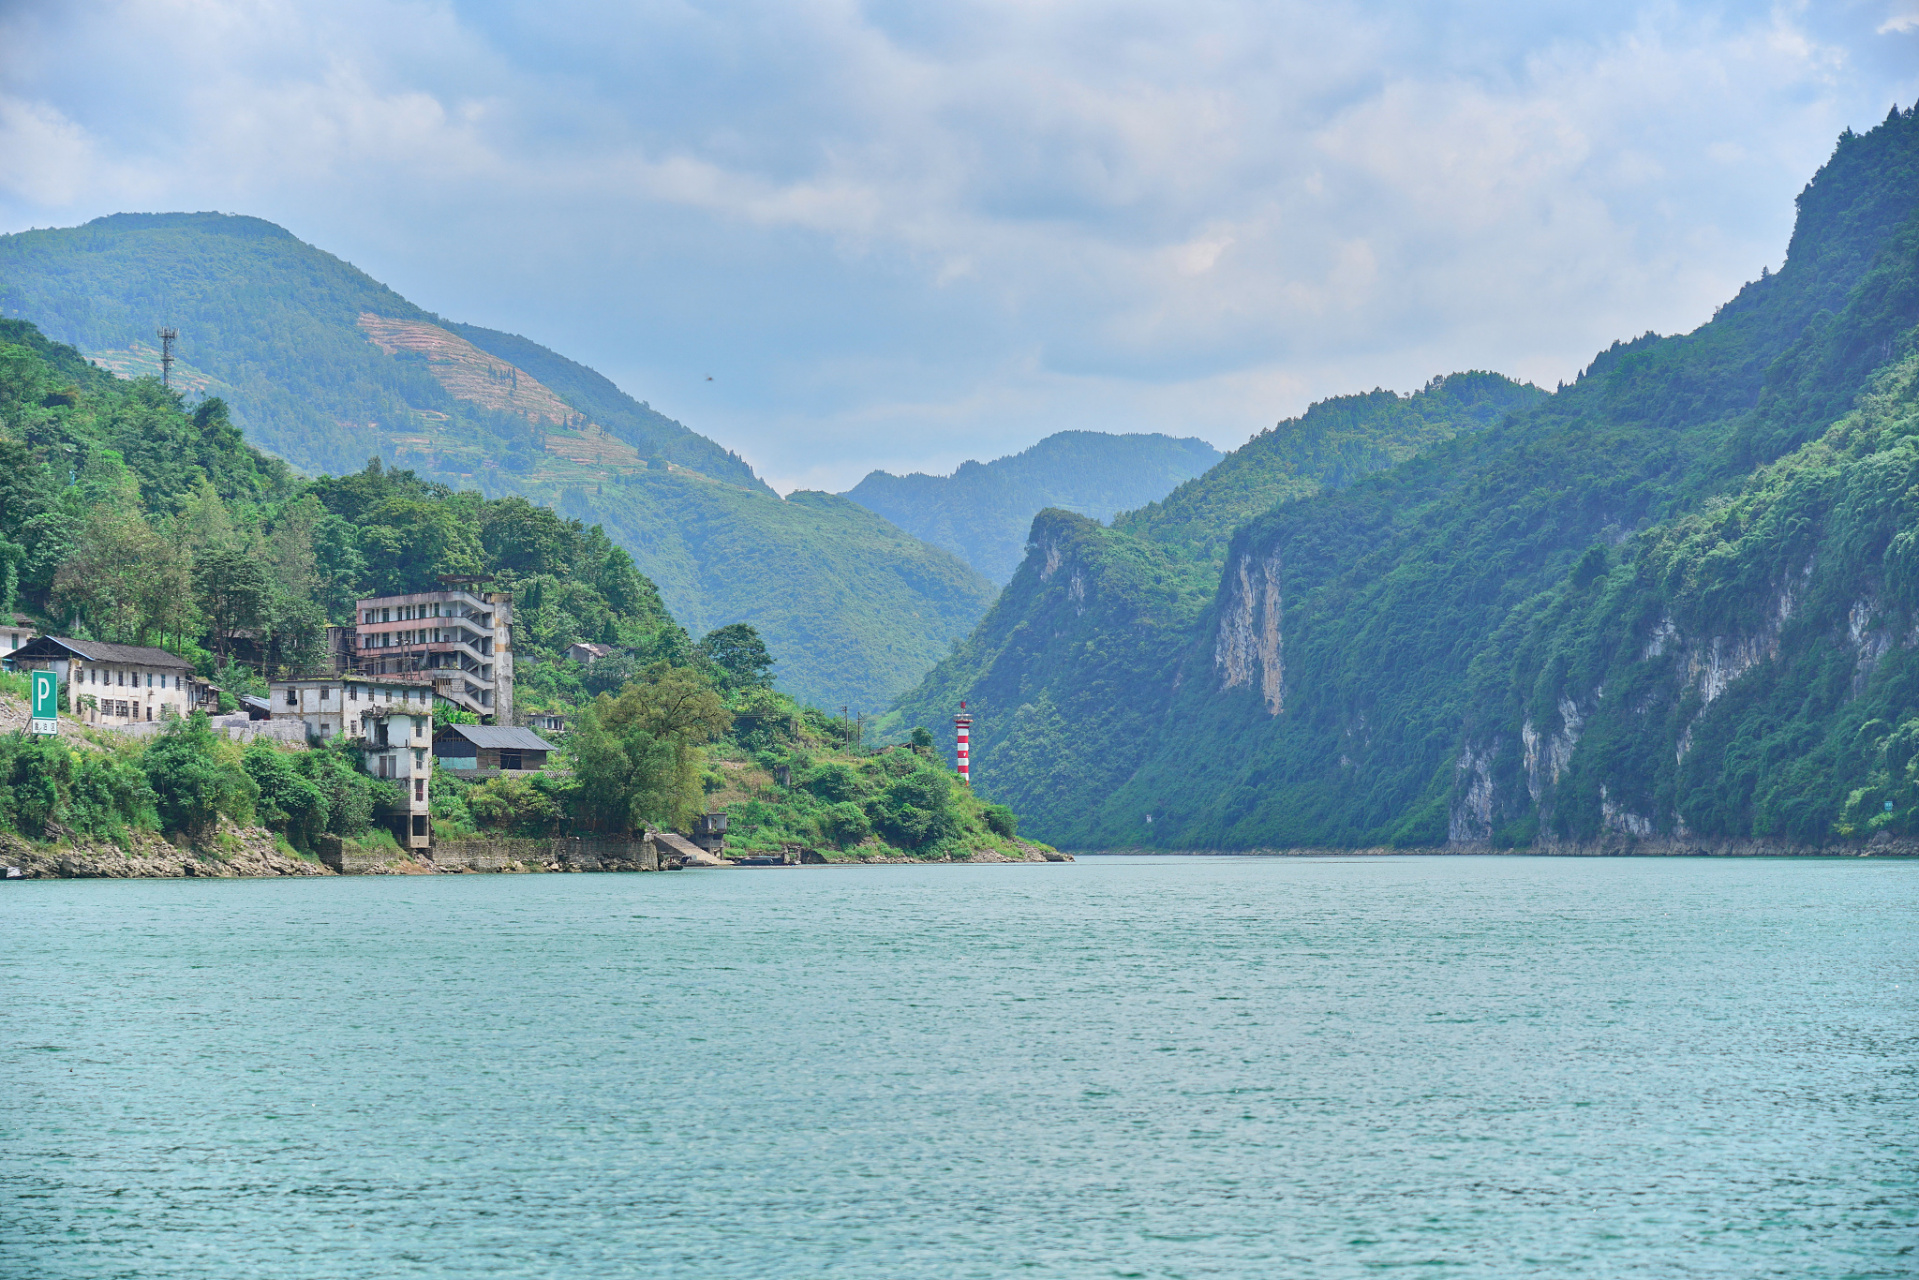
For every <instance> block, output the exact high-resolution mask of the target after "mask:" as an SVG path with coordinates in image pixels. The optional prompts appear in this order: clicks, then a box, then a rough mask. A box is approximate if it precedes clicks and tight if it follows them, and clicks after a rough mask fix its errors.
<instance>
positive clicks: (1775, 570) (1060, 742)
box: [913, 111, 1919, 847]
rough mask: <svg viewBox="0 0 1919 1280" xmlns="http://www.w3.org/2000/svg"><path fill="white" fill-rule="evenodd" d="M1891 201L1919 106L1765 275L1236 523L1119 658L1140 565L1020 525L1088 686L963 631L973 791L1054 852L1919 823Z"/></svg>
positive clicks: (1036, 625)
mask: <svg viewBox="0 0 1919 1280" xmlns="http://www.w3.org/2000/svg"><path fill="white" fill-rule="evenodd" d="M1916 210H1919V112H1915V111H1906V112H1903V113H1900V112H1895V113H1894V114H1893V116H1892V117H1891V118H1889V119H1888V120H1887V121H1886V123H1885V124H1884V125H1882V126H1880V127H1879V128H1877V129H1875V130H1873V131H1872V132H1871V133H1869V134H1866V135H1863V136H1855V135H1852V134H1850V133H1848V134H1847V135H1845V136H1844V137H1842V138H1841V140H1840V142H1839V145H1838V147H1837V149H1836V151H1835V153H1834V155H1833V158H1832V159H1831V161H1830V162H1829V163H1828V164H1827V165H1826V166H1825V167H1824V168H1823V169H1822V170H1821V171H1820V173H1819V174H1818V175H1817V177H1815V179H1814V180H1813V182H1812V183H1811V184H1810V185H1809V186H1808V187H1807V189H1806V191H1805V192H1804V194H1802V196H1801V197H1800V200H1799V220H1798V225H1797V227H1796V229H1795V232H1794V236H1793V240H1792V244H1791V246H1790V250H1789V253H1788V257H1787V261H1786V265H1785V267H1784V268H1783V269H1782V270H1781V271H1780V272H1779V273H1778V274H1777V275H1770V276H1763V277H1762V278H1761V279H1760V280H1758V281H1756V282H1754V283H1753V284H1751V285H1748V286H1747V287H1746V288H1745V289H1744V290H1742V291H1741V292H1740V294H1739V295H1738V297H1736V298H1735V299H1733V300H1732V301H1731V302H1729V303H1728V304H1727V305H1726V306H1725V307H1723V308H1722V309H1721V310H1720V312H1719V313H1718V314H1717V315H1716V316H1715V318H1714V319H1713V320H1712V321H1711V322H1710V323H1709V324H1706V325H1704V326H1702V327H1701V328H1700V329H1698V330H1697V331H1695V332H1693V333H1691V334H1687V335H1683V336H1679V337H1669V338H1659V337H1656V336H1654V335H1650V334H1648V335H1646V336H1645V337H1643V338H1640V339H1637V340H1635V341H1633V342H1631V343H1623V344H1615V346H1614V347H1613V348H1612V349H1610V350H1608V351H1606V352H1604V353H1602V354H1601V355H1600V356H1599V358H1598V359H1596V360H1595V361H1594V362H1593V365H1592V366H1591V367H1590V368H1589V369H1588V370H1586V372H1585V373H1584V374H1583V375H1582V376H1581V378H1580V379H1579V380H1578V382H1577V383H1576V384H1575V385H1573V386H1571V387H1568V388H1566V389H1565V390H1563V391H1562V392H1561V393H1560V394H1558V395H1555V396H1553V397H1552V398H1551V399H1550V400H1549V401H1547V402H1546V403H1544V404H1542V405H1540V406H1538V407H1537V408H1534V409H1532V410H1530V411H1528V412H1524V413H1521V414H1519V415H1517V416H1515V417H1513V418H1511V419H1508V420H1505V421H1502V422H1500V423H1498V424H1496V425H1494V426H1491V427H1489V428H1488V429H1486V430H1483V431H1479V432H1474V433H1471V434H1467V435H1462V436H1460V437H1458V438H1456V439H1453V440H1451V441H1447V442H1443V443H1440V444H1436V445H1434V446H1432V447H1431V448H1429V449H1427V450H1426V451H1424V452H1422V453H1421V454H1419V455H1418V456H1416V457H1415V458H1413V459H1411V460H1410V461H1408V462H1405V463H1403V464H1401V465H1399V466H1396V467H1394V468H1392V469H1390V470H1387V471H1383V472H1378V473H1375V474H1373V475H1371V476H1369V477H1366V478H1364V479H1362V480H1360V481H1358V482H1356V483H1355V484H1353V485H1351V486H1350V487H1349V488H1347V489H1344V490H1341V491H1337V492H1332V493H1326V494H1322V495H1320V496H1318V497H1314V498H1310V499H1307V500H1304V501H1298V502H1292V503H1286V504H1283V505H1281V506H1278V507H1276V508H1274V509H1273V510H1272V511H1270V512H1268V513H1266V514H1264V515H1262V516H1260V517H1259V518H1257V519H1255V520H1253V521H1251V522H1250V523H1248V524H1246V525H1245V526H1243V527H1242V528H1240V529H1239V530H1238V532H1237V533H1236V534H1235V535H1234V536H1233V538H1232V540H1231V543H1230V545H1229V547H1228V552H1227V557H1226V570H1225V573H1224V574H1223V577H1222V579H1221V581H1220V582H1219V584H1218V589H1217V592H1216V593H1215V594H1214V595H1213V597H1212V599H1211V600H1210V601H1209V602H1208V603H1207V604H1206V606H1205V607H1204V609H1203V611H1202V614H1201V616H1200V617H1199V618H1198V619H1197V620H1196V622H1195V623H1193V624H1192V625H1190V626H1180V627H1179V628H1177V629H1178V630H1179V631H1180V632H1181V633H1182V634H1181V635H1180V637H1179V639H1178V640H1177V641H1175V640H1172V639H1168V640H1167V641H1166V642H1165V643H1164V644H1163V645H1160V646H1157V647H1154V648H1152V650H1151V652H1150V653H1147V654H1143V655H1142V656H1140V657H1137V658H1135V657H1129V656H1128V654H1129V653H1130V652H1132V651H1134V650H1139V649H1142V648H1143V647H1144V646H1143V645H1142V642H1141V641H1140V640H1139V638H1138V636H1137V635H1135V634H1126V633H1122V631H1121V630H1115V629H1114V628H1111V627H1107V626H1101V627H1098V628H1091V629H1086V630H1084V631H1081V630H1076V628H1083V627H1085V626H1086V624H1085V622H1084V620H1085V619H1087V618H1091V617H1094V616H1095V615H1096V614H1100V613H1101V612H1102V611H1103V612H1104V614H1105V615H1106V616H1109V617H1114V618H1120V619H1123V618H1124V617H1125V616H1126V615H1125V610H1124V607H1123V606H1122V604H1121V603H1118V602H1109V601H1107V600H1106V599H1104V598H1103V597H1104V596H1105V595H1106V594H1108V593H1109V592H1110V593H1112V594H1120V593H1123V592H1125V591H1129V590H1131V591H1137V590H1138V588H1137V581H1138V578H1137V573H1136V572H1135V571H1133V570H1131V568H1130V567H1129V566H1122V567H1123V568H1125V569H1126V571H1127V572H1135V576H1134V577H1133V578H1131V579H1129V578H1127V577H1125V576H1124V574H1123V573H1122V572H1120V571H1117V570H1116V569H1115V568H1114V567H1113V562H1114V557H1113V556H1112V555H1111V554H1110V553H1109V552H1108V551H1107V549H1106V548H1104V547H1103V546H1101V545H1098V542H1099V540H1098V539H1094V538H1091V537H1089V536H1087V533H1086V531H1085V530H1081V529H1076V528H1070V527H1066V524H1065V522H1063V521H1057V520H1055V521H1053V522H1052V523H1051V524H1050V525H1048V526H1046V527H1043V528H1040V529H1039V530H1038V532H1039V533H1040V534H1042V535H1044V536H1041V537H1040V538H1038V543H1039V545H1038V547H1037V548H1036V550H1035V552H1034V553H1033V555H1031V556H1029V558H1028V561H1027V564H1026V565H1024V566H1022V568H1021V570H1020V572H1019V574H1018V575H1017V576H1016V577H1015V580H1014V587H1013V589H1012V590H1011V591H1009V593H1008V595H1009V596H1010V595H1011V594H1013V592H1014V591H1019V590H1021V589H1022V584H1025V590H1026V592H1027V594H1028V595H1029V596H1030V600H1029V602H1028V604H1027V605H1026V606H1025V607H1024V609H1023V612H1022V615H1021V625H1022V627H1023V628H1024V630H1025V633H1026V634H1028V635H1031V634H1034V633H1042V632H1047V631H1051V632H1055V633H1058V634H1060V635H1062V636H1065V637H1067V638H1069V639H1072V640H1073V641H1074V642H1075V643H1076V644H1077V645H1078V655H1079V661H1080V663H1081V665H1082V668H1083V669H1084V670H1085V671H1087V672H1090V673H1097V676H1098V679H1097V683H1095V682H1094V681H1093V680H1092V679H1090V678H1083V679H1072V678H1069V679H1066V680H1064V681H1059V682H1054V683H1052V684H1049V683H1048V681H1047V679H1046V678H1045V673H1044V672H1043V671H1042V670H1040V669H1038V668H1037V667H1035V666H1033V665H1032V664H1031V663H1028V662H1025V661H1023V660H1022V659H1021V657H1020V655H1019V654H1018V653H1017V652H1016V651H1015V650H1016V648H1017V646H1015V645H1014V644H1012V643H1010V642H1009V641H1010V639H1011V637H1008V636H1005V635H1004V631H1003V629H1002V633H998V634H996V635H995V636H994V639H995V640H996V641H997V643H998V645H999V648H998V649H997V650H990V651H989V650H988V649H987V648H986V645H985V643H984V641H985V639H986V638H987V637H988V627H983V628H982V630H981V632H980V633H978V634H976V636H975V637H974V639H973V640H971V641H969V642H968V644H967V646H965V647H964V648H963V649H962V654H963V655H970V661H971V664H972V665H971V666H970V667H968V668H966V669H964V670H962V669H960V664H959V660H958V659H956V660H955V662H954V663H953V664H952V665H950V666H949V667H946V668H943V669H942V670H941V671H940V672H939V673H937V674H938V676H939V678H940V679H941V680H943V681H945V682H946V685H945V688H944V689H941V690H939V692H941V693H943V694H944V695H945V696H946V697H952V696H954V695H959V694H966V695H970V699H971V701H973V702H974V704H975V706H976V707H977V708H978V709H979V710H980V711H981V723H980V725H979V726H977V727H976V731H975V733H976V740H978V741H980V743H981V746H980V749H979V751H978V758H979V768H980V774H981V777H982V780H983V784H984V785H985V786H986V787H987V788H989V790H991V791H992V792H993V793H994V794H996V795H998V796H1000V797H1001V798H1011V799H1014V800H1015V801H1016V802H1019V803H1021V804H1022V807H1023V808H1026V807H1030V809H1031V810H1032V811H1033V818H1032V820H1031V826H1032V829H1033V830H1034V831H1035V832H1036V834H1039V835H1041V836H1043V837H1044V838H1047V839H1049V840H1053V841H1054V842H1056V843H1064V844H1067V845H1069V846H1070V845H1073V844H1080V845H1093V846H1097V845H1115V844H1159V845H1169V846H1200V847H1248V846H1287V845H1363V844H1373V843H1397V844H1408V845H1426V844H1441V843H1446V842H1448V841H1451V842H1455V843H1466V844H1470V843H1473V842H1479V841H1488V840H1490V841H1494V842H1500V843H1514V842H1519V843H1524V842H1528V841H1531V840H1533V839H1535V838H1560V839H1571V840H1627V839H1635V838H1647V837H1659V836H1674V837H1681V838H1692V837H1727V838H1743V837H1767V838H1773V839H1780V840H1790V841H1795V842H1817V841H1821V840H1830V839H1842V838H1846V837H1848V836H1854V837H1856V836H1860V835H1864V834H1866V833H1868V832H1871V831H1872V830H1874V829H1879V830H1887V829H1890V830H1893V831H1900V832H1911V831H1912V829H1913V822H1912V817H1911V809H1910V806H1911V805H1912V803H1914V802H1915V801H1919V794H1915V791H1914V786H1915V769H1919V765H1915V755H1916V754H1919V753H1915V752H1914V750H1913V746H1914V743H1915V741H1919V658H1916V657H1915V649H1916V648H1919V627H1916V626H1915V619H1916V618H1919V613H1916V612H1915V610H1919V598H1915V597H1916V596H1919V593H1916V592H1915V588H1914V583H1915V581H1919V573H1916V572H1915V571H1916V570H1919V563H1915V562H1914V561H1913V558H1912V549H1913V543H1914V539H1915V537H1919V507H1916V506H1915V502H1914V494H1915V493H1919V439H1916V438H1915V436H1916V430H1919V423H1915V409H1916V408H1919V406H1915V401H1914V391H1913V387H1914V375H1915V372H1916V371H1919V369H1916V366H1915V351H1916V350H1919V331H1916V330H1915V325H1919V212H1916ZM1006 603H1007V602H1006V601H1005V600H1002V603H1001V607H1002V608H1004V607H1006ZM989 625H990V620H989ZM1135 629H1136V630H1137V628H1135ZM1029 647H1031V646H1030V644H1029ZM1047 652H1048V654H1049V655H1050V654H1053V653H1055V652H1057V650H1056V649H1048V650H1047ZM1002 654H1003V655H1005V656H1004V657H1002V656H1001V655H1002ZM1108 654H1112V655H1116V656H1113V657H1111V658H1109V657H1108V656H1107V655H1108ZM932 691H933V689H932V682H931V681H929V687H928V689H926V690H923V691H922V693H921V694H917V695H915V704H913V705H923V704H921V703H920V702H919V700H920V699H921V698H923V697H924V696H925V694H926V693H928V692H932ZM1042 695H1043V696H1042ZM1888 801H1890V802H1891V804H1892V808H1891V809H1890V810H1888V809H1887V808H1886V807H1885V806H1886V803H1887V802H1888Z"/></svg>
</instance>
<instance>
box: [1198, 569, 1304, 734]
mask: <svg viewBox="0 0 1919 1280" xmlns="http://www.w3.org/2000/svg"><path fill="white" fill-rule="evenodd" d="M1279 580H1280V573H1279V554H1278V553H1277V552H1274V553H1272V554H1270V555H1268V556H1267V557H1265V558H1264V559H1263V560H1259V561H1258V562H1255V560H1254V558H1253V555H1252V553H1251V552H1241V553H1240V555H1239V558H1238V560H1237V561H1236V562H1235V563H1234V564H1233V566H1232V570H1231V572H1230V573H1229V574H1228V575H1227V578H1226V588H1225V596H1224V599H1223V600H1222V601H1221V602H1220V610H1219V626H1218V635H1217V638H1216V639H1215V640H1214V643H1213V667H1214V669H1215V670H1216V671H1217V672H1218V673H1219V681H1220V687H1221V688H1224V689H1240V688H1250V687H1252V686H1254V685H1255V684H1256V685H1257V686H1258V688H1259V696H1260V700H1261V701H1262V702H1264V703H1265V704H1266V710H1267V712H1268V713H1269V714H1272V715H1278V714H1279V713H1280V712H1282V711H1284V710H1285V709H1286V664H1285V662H1284V660H1283V653H1284V640H1285V638H1284V635H1283V626H1284V622H1285V606H1284V602H1283V601H1282V600H1281V598H1280V587H1279Z"/></svg>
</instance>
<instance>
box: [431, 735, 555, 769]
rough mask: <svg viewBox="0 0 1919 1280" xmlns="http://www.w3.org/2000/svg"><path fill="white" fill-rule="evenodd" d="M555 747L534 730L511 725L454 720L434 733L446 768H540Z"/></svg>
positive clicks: (436, 752) (437, 752) (435, 745)
mask: <svg viewBox="0 0 1919 1280" xmlns="http://www.w3.org/2000/svg"><path fill="white" fill-rule="evenodd" d="M551 750H553V744H552V743H550V742H548V741H547V740H546V739H545V738H542V737H541V736H540V735H539V734H537V733H535V732H533V730H531V729H520V728H515V727H512V726H508V725H490V724H450V725H448V726H447V727H446V728H444V729H442V730H440V731H439V733H437V734H435V735H434V737H433V754H434V755H435V756H436V757H438V758H439V762H440V767H441V768H442V769H460V770H469V769H499V770H503V771H508V772H517V771H521V770H526V771H538V770H540V769H544V768H546V754H547V752H549V751H551Z"/></svg>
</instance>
